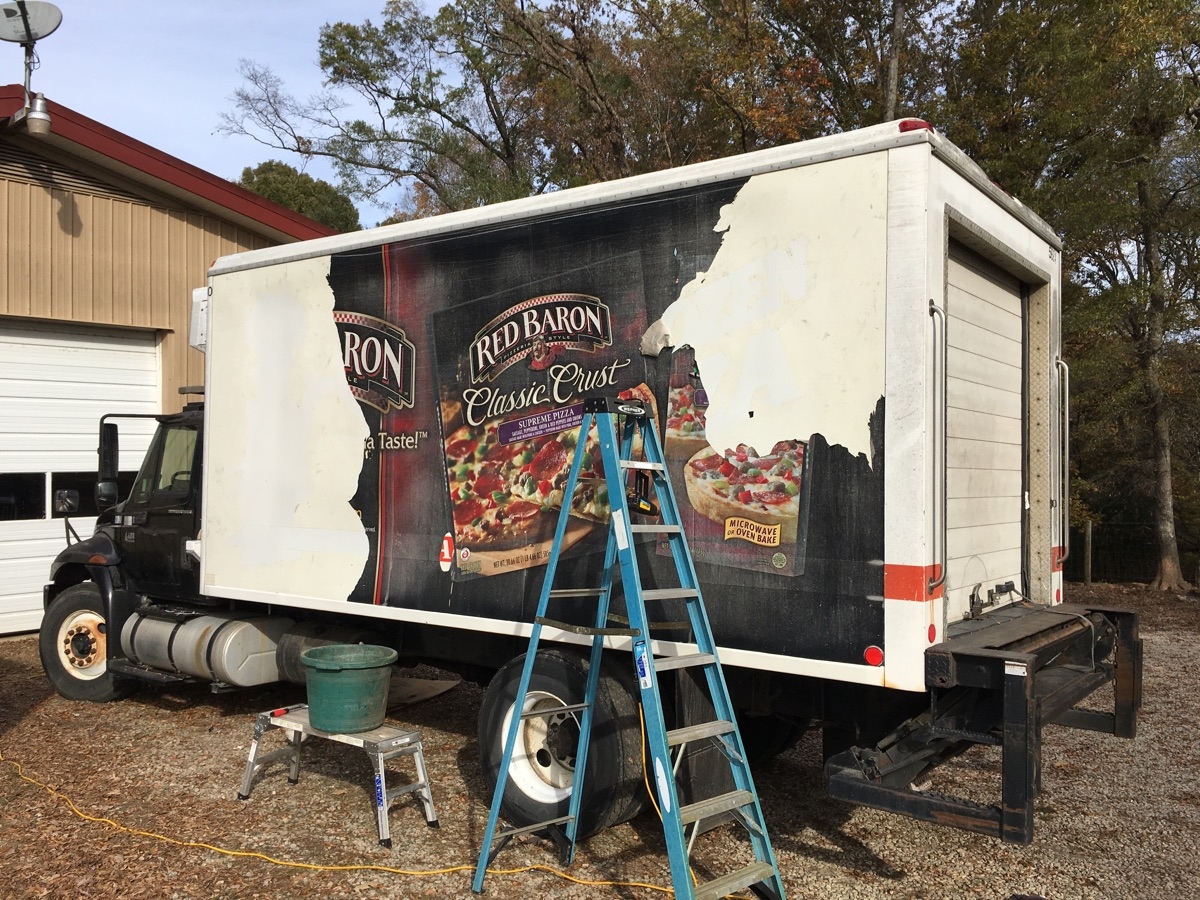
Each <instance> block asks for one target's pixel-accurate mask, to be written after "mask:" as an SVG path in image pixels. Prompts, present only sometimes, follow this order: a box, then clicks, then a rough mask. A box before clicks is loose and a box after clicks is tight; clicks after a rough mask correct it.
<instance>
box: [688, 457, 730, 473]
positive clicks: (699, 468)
mask: <svg viewBox="0 0 1200 900" xmlns="http://www.w3.org/2000/svg"><path fill="white" fill-rule="evenodd" d="M724 462H725V458H724V457H723V456H721V454H719V453H714V454H713V455H712V456H706V457H704V458H703V459H693V460H692V464H691V465H692V469H693V471H696V472H710V471H712V470H713V469H719V468H721V464H722V463H724Z"/></svg>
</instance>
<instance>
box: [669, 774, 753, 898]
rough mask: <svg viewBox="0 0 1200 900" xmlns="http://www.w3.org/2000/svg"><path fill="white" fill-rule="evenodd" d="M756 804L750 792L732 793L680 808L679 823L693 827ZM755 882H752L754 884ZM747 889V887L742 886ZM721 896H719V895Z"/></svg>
mask: <svg viewBox="0 0 1200 900" xmlns="http://www.w3.org/2000/svg"><path fill="white" fill-rule="evenodd" d="M753 802H754V795H753V794H752V793H750V792H749V791H730V792H729V793H728V794H718V795H717V796H716V797H709V798H708V799H707V800H701V801H700V802H699V803H689V804H688V805H687V806H681V807H679V821H680V824H682V825H691V824H692V823H693V822H699V821H700V820H701V819H711V818H712V817H713V816H719V815H720V814H721V813H727V812H729V811H730V810H734V809H741V808H742V807H743V806H749V805H750V804H751V803H753ZM753 883H754V882H750V884H753ZM742 886H743V887H745V885H742ZM718 896H719V895H718Z"/></svg>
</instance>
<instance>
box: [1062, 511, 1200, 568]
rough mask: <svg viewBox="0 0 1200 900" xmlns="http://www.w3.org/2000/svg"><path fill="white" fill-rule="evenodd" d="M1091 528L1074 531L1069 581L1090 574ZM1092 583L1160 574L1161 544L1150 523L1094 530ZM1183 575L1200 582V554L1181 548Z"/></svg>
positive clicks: (1108, 525)
mask: <svg viewBox="0 0 1200 900" xmlns="http://www.w3.org/2000/svg"><path fill="white" fill-rule="evenodd" d="M1088 545H1089V542H1088V537H1087V528H1086V527H1084V528H1072V529H1071V554H1070V556H1068V557H1067V561H1066V564H1065V565H1064V566H1063V572H1064V575H1065V577H1066V579H1067V580H1068V581H1085V580H1087V575H1088V565H1087V563H1088V559H1089V556H1088V549H1089V547H1088ZM1090 549H1091V556H1090V559H1091V567H1090V568H1091V573H1090V574H1091V580H1092V581H1102V582H1110V583H1121V582H1143V583H1145V582H1149V581H1153V580H1154V577H1155V576H1156V575H1157V574H1158V541H1157V538H1156V537H1155V530H1154V525H1153V524H1152V523H1150V522H1102V523H1099V524H1094V525H1092V527H1091V542H1090ZM1179 551H1180V564H1181V566H1182V568H1183V576H1184V577H1185V578H1188V579H1191V580H1192V581H1193V582H1194V583H1200V571H1197V567H1198V565H1200V554H1198V553H1197V552H1196V550H1195V549H1194V548H1187V547H1184V546H1180V548H1179Z"/></svg>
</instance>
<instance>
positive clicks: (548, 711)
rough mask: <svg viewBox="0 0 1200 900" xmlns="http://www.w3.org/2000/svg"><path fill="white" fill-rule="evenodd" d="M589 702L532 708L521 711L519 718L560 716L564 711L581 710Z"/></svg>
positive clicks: (588, 704)
mask: <svg viewBox="0 0 1200 900" xmlns="http://www.w3.org/2000/svg"><path fill="white" fill-rule="evenodd" d="M590 705H591V704H590V703H569V704H566V705H564V706H550V707H547V708H545V709H533V710H530V711H529V712H527V713H521V719H522V721H524V720H525V719H544V718H546V717H547V716H561V715H563V714H564V713H575V712H583V711H584V710H585V709H587V708H588V707H589V706H590Z"/></svg>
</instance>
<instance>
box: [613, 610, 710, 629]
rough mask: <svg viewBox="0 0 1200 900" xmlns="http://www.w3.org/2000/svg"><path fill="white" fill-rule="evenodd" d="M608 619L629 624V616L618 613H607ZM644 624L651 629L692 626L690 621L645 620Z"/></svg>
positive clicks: (687, 627)
mask: <svg viewBox="0 0 1200 900" xmlns="http://www.w3.org/2000/svg"><path fill="white" fill-rule="evenodd" d="M608 621H610V622H618V623H620V624H621V625H628V624H629V618H628V617H627V616H622V615H620V614H618V613H609V614H608ZM646 626H647V627H648V628H651V629H658V630H659V631H683V630H685V629H686V630H689V631H690V630H691V627H692V623H691V622H647V623H646Z"/></svg>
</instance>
